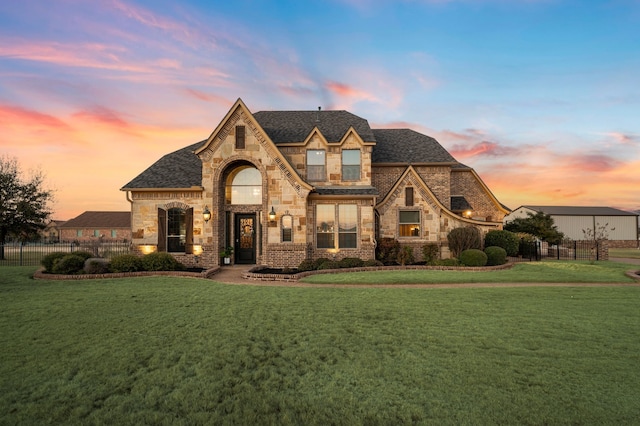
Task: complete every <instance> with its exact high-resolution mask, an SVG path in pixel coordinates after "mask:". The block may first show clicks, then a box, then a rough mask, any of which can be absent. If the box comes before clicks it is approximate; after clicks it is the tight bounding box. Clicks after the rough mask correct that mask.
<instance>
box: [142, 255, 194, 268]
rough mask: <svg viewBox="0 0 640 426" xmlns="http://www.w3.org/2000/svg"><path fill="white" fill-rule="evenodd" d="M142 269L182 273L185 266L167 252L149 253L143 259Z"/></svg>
mask: <svg viewBox="0 0 640 426" xmlns="http://www.w3.org/2000/svg"><path fill="white" fill-rule="evenodd" d="M142 267H143V269H144V270H145V271H180V270H183V269H184V265H183V264H182V263H180V262H178V261H177V260H176V258H175V257H173V256H171V255H170V254H169V253H166V252H155V253H149V254H147V255H144V256H143V257H142Z"/></svg>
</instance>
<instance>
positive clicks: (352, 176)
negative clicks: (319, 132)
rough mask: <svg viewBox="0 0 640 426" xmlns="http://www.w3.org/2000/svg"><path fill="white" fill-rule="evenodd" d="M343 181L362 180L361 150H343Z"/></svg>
mask: <svg viewBox="0 0 640 426" xmlns="http://www.w3.org/2000/svg"><path fill="white" fill-rule="evenodd" d="M342 180H360V150H359V149H344V150H342Z"/></svg>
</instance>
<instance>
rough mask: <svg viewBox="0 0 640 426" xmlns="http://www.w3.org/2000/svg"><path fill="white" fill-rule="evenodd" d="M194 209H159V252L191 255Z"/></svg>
mask: <svg viewBox="0 0 640 426" xmlns="http://www.w3.org/2000/svg"><path fill="white" fill-rule="evenodd" d="M192 250H193V208H189V207H187V206H185V208H181V207H170V208H168V209H166V210H165V209H163V208H158V251H166V252H169V253H191V252H192Z"/></svg>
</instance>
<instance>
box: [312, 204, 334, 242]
mask: <svg viewBox="0 0 640 426" xmlns="http://www.w3.org/2000/svg"><path fill="white" fill-rule="evenodd" d="M335 214H336V213H335V205H333V204H319V205H318V206H316V240H317V244H318V248H334V247H335V241H334V233H335Z"/></svg>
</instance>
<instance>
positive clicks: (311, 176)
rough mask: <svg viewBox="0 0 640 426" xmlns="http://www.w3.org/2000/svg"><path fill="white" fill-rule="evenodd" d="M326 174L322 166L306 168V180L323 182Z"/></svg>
mask: <svg viewBox="0 0 640 426" xmlns="http://www.w3.org/2000/svg"><path fill="white" fill-rule="evenodd" d="M325 176H326V173H325V172H324V166H308V167H307V180H310V181H311V180H315V181H318V180H325V179H324V178H325Z"/></svg>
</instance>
